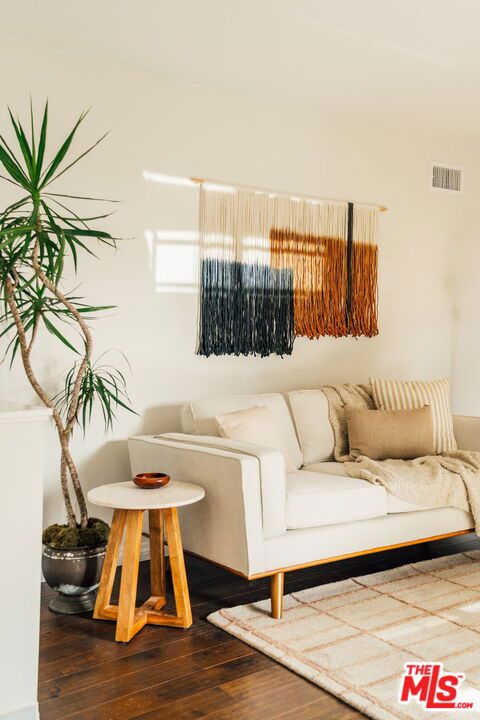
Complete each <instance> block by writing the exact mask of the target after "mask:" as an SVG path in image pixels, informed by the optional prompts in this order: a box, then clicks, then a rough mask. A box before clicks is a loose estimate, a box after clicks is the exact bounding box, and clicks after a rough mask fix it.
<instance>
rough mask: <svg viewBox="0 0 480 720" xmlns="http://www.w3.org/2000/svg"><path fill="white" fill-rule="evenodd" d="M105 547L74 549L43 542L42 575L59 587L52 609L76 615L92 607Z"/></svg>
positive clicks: (54, 587)
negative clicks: (55, 546)
mask: <svg viewBox="0 0 480 720" xmlns="http://www.w3.org/2000/svg"><path fill="white" fill-rule="evenodd" d="M106 548H107V546H106V543H104V544H103V545H99V546H97V547H84V548H75V549H72V550H63V549H59V548H54V547H52V546H51V545H46V544H44V545H43V557H42V570H43V575H44V577H45V580H46V581H47V584H48V585H49V586H50V587H51V588H52V589H53V590H57V595H56V596H55V597H54V598H53V600H51V601H50V604H49V608H50V610H53V611H54V612H58V613H65V614H74V613H82V612H88V611H89V610H92V609H93V607H94V605H95V597H96V594H97V588H98V585H99V582H100V575H101V573H102V567H103V561H104V558H105V552H106Z"/></svg>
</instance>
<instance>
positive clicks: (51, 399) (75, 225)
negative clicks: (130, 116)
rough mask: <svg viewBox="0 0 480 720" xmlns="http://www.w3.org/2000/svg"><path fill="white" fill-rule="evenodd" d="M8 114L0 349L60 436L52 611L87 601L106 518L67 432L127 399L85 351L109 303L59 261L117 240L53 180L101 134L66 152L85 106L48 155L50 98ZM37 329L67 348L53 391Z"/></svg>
mask: <svg viewBox="0 0 480 720" xmlns="http://www.w3.org/2000/svg"><path fill="white" fill-rule="evenodd" d="M9 114H10V121H11V126H12V131H13V132H12V135H13V144H12V143H10V144H8V143H7V141H6V140H5V139H4V137H3V136H2V135H0V178H1V179H2V180H4V181H6V182H7V183H8V184H9V185H8V187H9V188H10V189H11V190H13V191H14V192H15V195H16V197H15V198H14V199H12V201H11V202H10V204H9V205H8V207H6V208H5V209H4V210H1V211H0V293H1V300H2V307H1V311H0V320H1V325H0V328H1V332H0V337H1V338H3V339H4V340H5V343H6V352H5V358H6V359H9V360H10V365H12V363H13V362H15V361H18V360H21V362H22V363H23V368H24V371H25V375H26V377H27V380H28V382H29V383H30V385H31V386H32V388H33V390H34V391H35V393H36V394H37V396H38V397H39V398H40V400H41V402H42V403H43V404H44V405H45V406H46V407H48V408H50V409H51V410H52V414H53V422H54V424H55V429H56V433H57V436H58V442H59V445H60V469H59V470H60V483H61V488H62V493H63V500H64V503H65V510H66V522H65V523H64V524H55V525H51V526H49V527H47V528H46V530H45V531H44V533H43V541H44V545H43V548H44V550H43V562H42V565H43V572H44V576H45V579H46V581H47V583H48V584H49V585H50V586H51V587H53V588H55V589H57V590H58V593H57V596H56V597H55V598H54V599H53V600H52V602H51V604H50V607H51V609H52V610H56V611H58V612H66V613H70V612H84V611H85V610H89V609H91V608H92V607H93V604H94V598H95V591H96V588H97V586H98V582H99V579H100V573H101V568H102V564H103V559H104V556H105V547H106V542H107V539H108V532H109V528H108V525H107V524H106V523H105V522H103V521H102V520H99V519H97V518H93V517H89V515H88V511H87V505H86V502H85V497H84V494H83V492H82V487H81V484H80V480H79V476H78V472H77V468H76V465H75V462H74V460H73V457H72V454H71V451H70V441H71V438H72V433H73V430H74V428H75V426H76V425H80V426H81V427H82V428H83V430H84V431H85V428H86V426H87V424H88V422H89V420H90V418H91V416H92V411H93V408H94V405H96V404H99V405H100V407H101V410H102V412H103V418H104V420H105V426H106V429H107V430H108V429H110V428H111V426H112V422H113V420H114V418H115V411H116V410H117V408H119V407H122V408H125V409H127V410H130V411H131V408H130V406H129V400H128V397H127V393H126V385H125V378H124V376H123V374H122V373H121V372H120V371H119V370H117V369H115V368H114V367H112V366H109V365H105V364H103V363H100V362H98V361H97V362H96V363H95V362H94V361H93V355H92V353H93V339H92V334H91V330H90V326H89V320H90V319H92V318H93V317H94V315H95V314H96V313H98V312H100V311H102V310H106V309H107V308H110V307H113V306H102V307H98V306H97V307H94V306H92V305H89V304H88V303H86V302H84V300H83V298H81V297H79V296H78V295H77V294H75V293H74V292H73V291H68V290H66V289H65V288H64V283H63V282H62V280H63V278H64V269H65V267H66V266H68V265H69V266H70V267H71V268H72V269H73V270H74V271H75V273H76V271H77V263H78V259H79V256H80V254H81V253H84V252H86V253H90V254H94V253H93V249H92V244H93V243H94V242H96V243H100V244H103V245H108V246H110V247H115V240H114V238H113V237H112V236H111V235H110V234H109V233H108V232H105V231H104V230H99V229H96V228H92V227H91V223H92V222H96V221H98V220H101V219H103V218H105V217H107V216H108V215H109V214H110V213H107V214H101V215H98V214H95V213H93V214H91V213H85V212H80V211H77V210H74V209H72V208H71V206H72V203H76V202H77V201H90V200H93V199H94V198H89V197H80V196H72V195H68V194H65V193H62V191H61V188H59V187H58V182H57V181H58V180H59V179H60V178H61V177H62V176H63V175H64V173H66V172H67V171H69V170H70V169H71V168H72V167H73V166H74V165H75V164H76V163H77V162H78V161H79V160H81V159H82V158H84V157H85V155H87V154H88V153H89V152H91V151H92V150H93V149H94V148H95V147H96V146H97V145H98V143H99V142H101V140H103V138H104V137H105V135H104V136H103V137H102V138H100V140H98V141H97V142H96V143H95V144H94V145H92V146H91V147H89V148H88V149H87V150H85V151H83V152H82V153H81V154H80V155H79V156H77V157H75V158H74V159H70V157H69V154H70V151H71V146H72V142H73V140H74V138H75V137H76V135H77V131H78V129H79V127H80V125H81V123H82V122H83V120H84V119H85V116H86V114H87V113H82V114H81V115H80V117H79V119H78V120H77V122H76V123H75V125H74V126H73V129H72V130H71V132H70V133H69V134H68V135H67V137H66V139H65V140H64V142H63V143H62V144H61V146H60V147H59V149H58V150H57V152H56V153H54V154H53V155H52V156H51V158H50V159H48V160H47V135H48V102H47V103H46V105H45V110H44V112H43V117H42V120H41V123H40V124H39V127H37V128H36V127H35V120H34V113H33V109H32V107H30V120H29V125H30V127H29V130H28V133H27V132H26V131H25V130H24V127H23V126H22V124H21V122H20V121H19V120H18V119H15V118H14V116H13V115H12V113H11V112H10V111H9ZM87 215H89V216H87ZM72 330H73V331H75V330H76V331H77V332H76V333H75V332H72ZM42 332H44V333H49V334H50V335H51V336H53V337H54V338H55V340H56V341H58V343H59V344H60V345H61V346H62V347H63V348H67V350H68V351H69V352H70V353H72V355H73V357H74V362H73V364H72V366H71V367H70V369H69V370H67V371H66V373H65V378H64V384H63V388H62V389H61V390H60V392H58V393H57V394H56V395H55V396H51V394H49V392H47V390H46V388H45V385H44V384H42V380H41V379H40V378H39V377H38V375H37V372H36V370H35V363H34V358H33V351H34V349H35V346H36V344H37V343H38V340H39V337H40V335H41V333H42Z"/></svg>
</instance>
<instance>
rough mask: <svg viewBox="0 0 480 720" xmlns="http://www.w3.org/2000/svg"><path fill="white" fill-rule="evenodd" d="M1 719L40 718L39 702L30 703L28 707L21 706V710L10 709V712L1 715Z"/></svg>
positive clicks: (31, 719) (29, 719)
mask: <svg viewBox="0 0 480 720" xmlns="http://www.w3.org/2000/svg"><path fill="white" fill-rule="evenodd" d="M0 720H40V715H39V712H38V703H35V705H28V706H27V707H23V708H20V709H19V710H10V711H9V712H7V713H4V714H3V715H0Z"/></svg>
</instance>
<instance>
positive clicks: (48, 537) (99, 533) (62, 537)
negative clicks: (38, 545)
mask: <svg viewBox="0 0 480 720" xmlns="http://www.w3.org/2000/svg"><path fill="white" fill-rule="evenodd" d="M109 532H110V528H109V526H108V525H107V523H106V522H104V521H103V520H99V518H93V517H91V518H89V519H88V527H86V528H83V529H82V528H81V527H80V525H78V524H77V527H74V528H71V527H68V525H57V524H55V525H49V526H48V527H47V528H45V530H44V531H43V535H42V540H43V542H44V543H46V544H47V545H51V546H52V547H55V548H63V549H65V550H66V549H70V550H73V549H75V548H81V547H95V546H96V545H102V544H103V543H106V542H107V540H108V533H109Z"/></svg>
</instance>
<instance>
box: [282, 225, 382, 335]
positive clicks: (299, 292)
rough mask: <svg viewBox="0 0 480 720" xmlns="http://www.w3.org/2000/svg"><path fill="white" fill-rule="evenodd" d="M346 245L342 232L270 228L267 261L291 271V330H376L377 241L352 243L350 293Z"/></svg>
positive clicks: (300, 332)
mask: <svg viewBox="0 0 480 720" xmlns="http://www.w3.org/2000/svg"><path fill="white" fill-rule="evenodd" d="M347 247H348V245H347V241H346V240H344V239H342V238H329V237H319V236H316V235H305V234H300V233H295V232H292V231H290V230H288V229H285V230H283V229H278V228H274V229H272V230H271V232H270V253H271V265H272V267H273V268H276V269H279V270H280V269H282V270H283V269H291V270H292V272H293V287H294V322H295V335H297V336H303V337H308V338H319V337H323V336H326V335H328V336H331V337H345V336H347V335H353V336H354V337H358V336H360V335H365V336H367V337H372V336H373V335H377V334H378V326H377V257H378V251H377V247H376V246H375V245H369V244H366V243H353V245H352V273H351V285H350V293H349V288H348V271H347ZM349 296H350V303H349V302H348V300H347V298H348V297H349ZM349 305H350V307H349Z"/></svg>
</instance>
